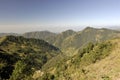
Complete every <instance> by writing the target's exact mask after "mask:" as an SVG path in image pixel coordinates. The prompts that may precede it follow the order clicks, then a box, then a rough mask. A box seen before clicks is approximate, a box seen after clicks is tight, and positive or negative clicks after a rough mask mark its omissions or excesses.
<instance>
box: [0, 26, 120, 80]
mask: <svg viewBox="0 0 120 80" xmlns="http://www.w3.org/2000/svg"><path fill="white" fill-rule="evenodd" d="M48 34H49V35H48ZM23 36H24V37H27V38H24V37H22V36H17V37H15V36H4V37H1V38H0V80H6V79H8V80H117V79H118V78H119V77H120V76H119V72H120V69H119V68H118V67H120V65H119V62H120V55H119V52H120V50H119V48H120V39H119V36H120V32H119V31H114V30H109V29H104V28H103V29H95V28H91V27H87V28H86V29H84V30H83V31H80V32H74V31H72V30H68V31H64V32H62V33H60V34H55V33H51V32H48V31H43V32H33V33H32V32H30V33H26V34H23ZM34 38H37V39H34ZM41 39H43V40H41ZM44 40H46V41H47V42H45V41H44ZM48 42H49V43H51V44H53V45H55V46H57V47H59V48H57V47H55V46H53V45H51V44H49V43H48ZM60 49H61V50H60Z"/></svg>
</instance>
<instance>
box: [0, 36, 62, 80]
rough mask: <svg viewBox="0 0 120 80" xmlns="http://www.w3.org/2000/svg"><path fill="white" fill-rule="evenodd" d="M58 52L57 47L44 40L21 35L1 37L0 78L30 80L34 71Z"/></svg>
mask: <svg viewBox="0 0 120 80" xmlns="http://www.w3.org/2000/svg"><path fill="white" fill-rule="evenodd" d="M59 53H61V51H60V50H59V48H56V47H54V46H53V45H51V44H49V43H47V42H45V41H44V40H39V39H32V38H31V39H27V38H24V37H21V36H19V37H15V36H5V37H1V38H0V79H9V78H10V79H11V80H21V79H25V80H26V79H28V78H30V79H31V80H32V75H33V74H34V72H35V71H36V70H40V69H41V67H42V66H43V65H44V64H45V63H46V62H47V61H48V60H50V59H52V58H53V57H55V56H56V55H58V54H59Z"/></svg>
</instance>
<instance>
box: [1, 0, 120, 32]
mask: <svg viewBox="0 0 120 80" xmlns="http://www.w3.org/2000/svg"><path fill="white" fill-rule="evenodd" d="M113 25H117V26H119V25H120V0H0V32H26V31H36V30H37V31H39V30H50V31H55V32H57V31H62V30H65V29H68V28H72V29H74V30H78V29H81V28H83V27H85V26H95V27H96V26H113Z"/></svg>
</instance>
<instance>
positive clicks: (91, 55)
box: [39, 39, 120, 80]
mask: <svg viewBox="0 0 120 80" xmlns="http://www.w3.org/2000/svg"><path fill="white" fill-rule="evenodd" d="M119 48H120V39H112V40H108V41H104V42H101V43H97V44H92V43H89V44H88V45H87V46H85V47H84V48H83V49H81V50H80V51H79V53H78V54H77V55H75V56H73V57H72V58H69V59H67V60H65V59H64V60H62V61H60V62H59V63H56V65H54V66H52V67H50V68H45V67H46V66H44V68H45V69H44V70H43V72H44V71H45V72H46V73H45V74H43V76H42V77H40V78H39V80H119V78H120V75H119V73H120V69H119V67H120V65H119V62H120V54H119V53H120V49H119Z"/></svg>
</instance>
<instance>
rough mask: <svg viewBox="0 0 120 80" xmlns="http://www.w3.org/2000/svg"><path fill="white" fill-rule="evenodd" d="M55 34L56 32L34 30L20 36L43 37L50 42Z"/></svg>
mask: <svg viewBox="0 0 120 80" xmlns="http://www.w3.org/2000/svg"><path fill="white" fill-rule="evenodd" d="M56 35H57V34H56V33H52V32H49V31H35V32H27V33H24V34H22V36H24V37H26V38H35V39H43V40H45V41H48V42H51V40H52V39H53V38H54V37H55V36H56Z"/></svg>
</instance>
